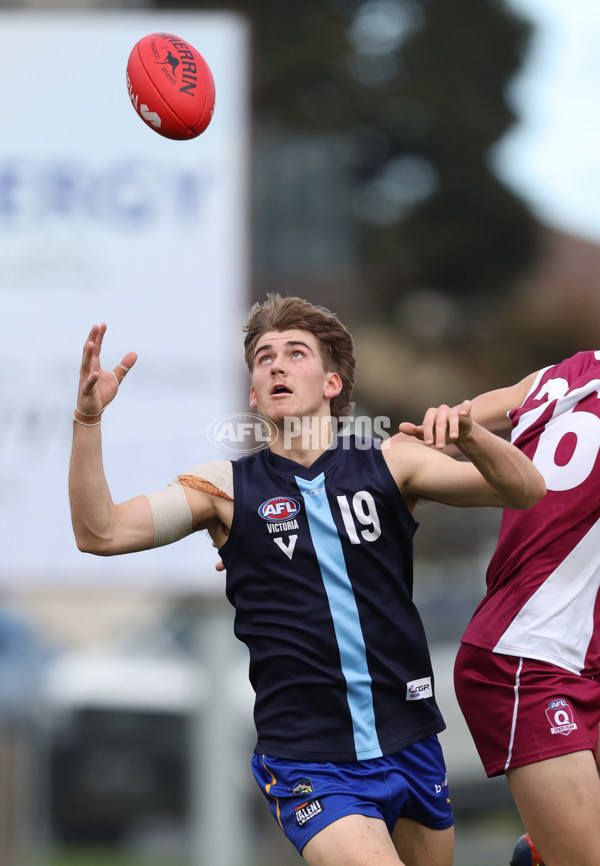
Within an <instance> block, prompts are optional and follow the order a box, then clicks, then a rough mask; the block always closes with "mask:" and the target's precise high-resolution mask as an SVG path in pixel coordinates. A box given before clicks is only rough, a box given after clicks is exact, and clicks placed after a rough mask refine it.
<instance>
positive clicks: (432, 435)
mask: <svg viewBox="0 0 600 866" xmlns="http://www.w3.org/2000/svg"><path fill="white" fill-rule="evenodd" d="M473 424H474V421H473V418H472V416H471V401H470V400H464V401H463V402H462V403H460V405H458V406H446V405H445V404H443V405H441V406H437V407H434V408H431V409H428V410H427V412H426V413H425V417H424V418H423V423H422V424H412V423H411V422H410V421H403V422H402V424H400V425H399V428H398V429H399V430H400V434H401V435H404V436H406V437H411V438H413V440H414V439H418V440H419V441H421V442H423V443H424V444H425V445H431V446H435V447H436V448H439V449H440V450H442V449H443V448H445V447H446V446H447V445H449V444H451V443H455V442H458V441H460V440H462V439H468V438H469V437H470V436H471V435H472V433H473Z"/></svg>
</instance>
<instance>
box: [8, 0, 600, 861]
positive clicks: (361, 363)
mask: <svg viewBox="0 0 600 866" xmlns="http://www.w3.org/2000/svg"><path fill="white" fill-rule="evenodd" d="M0 25H1V26H2V31H1V32H2V33H3V35H4V40H3V41H4V43H5V46H4V49H3V53H4V60H5V63H4V84H3V86H2V88H0V108H1V109H2V117H3V121H4V124H3V126H4V132H3V143H2V145H1V146H0V254H1V255H0V335H1V340H0V342H1V343H2V348H1V349H0V357H1V359H2V367H3V370H4V375H3V385H2V388H3V399H2V401H1V402H2V406H1V407H0V509H1V512H2V513H1V514H0V517H1V518H2V519H1V523H2V528H0V533H1V535H0V545H1V549H2V551H3V554H2V557H0V767H1V772H0V862H1V863H2V864H3V866H37V864H39V866H97V864H100V863H102V864H104V863H107V862H110V863H111V864H116V866H142V864H144V866H145V864H154V866H230V864H231V866H232V864H233V863H236V864H244V866H258V864H261V866H275V864H278V866H284V864H288V863H289V864H293V863H299V862H300V858H299V857H298V856H297V855H296V854H295V852H294V851H293V850H292V849H291V846H289V844H288V843H287V842H285V840H284V839H283V838H282V836H281V835H280V834H279V832H278V830H277V828H276V826H275V824H274V823H273V822H272V819H271V818H270V815H269V814H268V810H267V808H266V805H265V804H264V803H263V802H262V800H261V795H260V794H259V793H258V791H256V790H255V786H254V781H253V780H252V779H251V775H250V769H249V754H250V751H251V750H252V747H253V729H252V724H251V706H252V696H251V694H250V690H249V686H248V684H247V673H246V657H245V651H244V649H243V648H242V647H241V646H238V645H237V644H236V641H235V639H234V638H233V637H232V635H231V623H232V611H231V610H230V608H229V607H228V605H227V604H226V603H225V602H224V600H223V595H222V577H221V576H220V575H219V574H218V573H217V572H216V571H215V570H214V564H215V562H216V554H215V552H214V550H213V549H212V548H211V545H210V542H209V541H208V540H207V539H206V538H194V539H190V540H188V541H186V542H184V543H182V544H181V545H177V548H178V549H177V552H175V551H174V549H166V550H163V551H156V552H152V554H151V555H150V556H151V558H149V559H146V558H145V556H141V555H140V556H139V557H138V556H137V555H136V556H135V557H133V558H132V560H131V562H128V563H127V564H125V565H123V564H122V563H116V562H114V561H108V562H102V563H100V564H98V563H92V564H90V563H89V562H88V560H87V558H86V557H85V556H84V555H83V554H78V553H77V551H76V550H75V549H74V547H75V546H74V542H73V540H72V536H71V533H70V526H69V517H68V507H67V503H66V496H65V493H66V475H67V466H68V453H69V431H70V411H71V408H72V401H73V398H74V395H75V392H76V382H77V370H78V365H79V357H80V351H81V345H82V344H83V340H84V338H85V335H86V333H87V331H88V330H89V327H90V325H91V323H92V322H93V321H96V320H98V319H105V320H106V321H108V322H109V324H110V325H111V331H110V332H109V333H110V334H114V335H116V336H117V337H118V339H114V340H113V341H112V342H109V343H108V345H107V349H106V351H107V352H108V351H110V353H111V357H112V356H113V355H114V361H109V362H107V363H109V365H112V364H113V363H117V362H118V360H119V359H120V357H121V356H122V355H123V354H124V353H125V351H127V350H129V349H136V350H137V349H138V348H139V346H140V345H144V348H145V345H146V343H147V346H148V348H147V349H146V351H145V356H144V357H141V360H140V362H139V369H138V368H136V370H135V371H134V372H132V373H131V375H130V377H129V378H128V380H127V389H128V390H127V398H125V395H121V398H120V400H119V402H118V404H115V406H114V407H111V408H112V411H113V413H114V414H113V416H112V418H113V419H114V420H112V421H111V420H110V419H109V420H108V424H107V427H108V429H107V433H106V449H107V452H108V453H109V454H110V453H111V450H112V451H113V452H114V451H116V450H118V451H119V455H120V456H119V458H118V459H117V458H116V457H109V458H108V459H107V472H108V475H109V482H110V483H111V486H113V487H114V490H113V492H116V493H115V498H124V497H125V496H130V495H133V494H135V493H139V492H141V491H142V490H146V491H148V490H150V489H158V488H159V487H161V486H163V485H164V483H166V482H167V481H168V480H169V479H170V478H171V477H172V476H174V475H175V474H177V472H179V471H183V470H184V469H185V468H186V467H187V466H191V465H193V463H195V462H198V461H200V460H202V459H207V441H206V437H205V435H204V430H205V428H206V425H207V423H208V421H210V420H212V419H214V418H215V417H216V416H217V415H223V414H225V413H226V412H229V411H238V410H240V411H241V410H242V408H244V407H246V404H245V396H244V395H245V390H246V388H247V380H246V375H245V373H244V370H243V367H242V361H243V359H242V357H241V351H240V349H241V331H238V325H237V324H236V323H238V322H239V324H240V325H241V323H242V322H243V321H244V320H245V315H246V312H247V309H248V307H249V305H250V303H251V302H252V301H254V300H257V299H260V298H262V297H263V296H264V293H265V292H267V291H278V292H280V293H282V294H298V295H301V296H303V297H306V298H308V299H309V300H311V301H313V302H316V303H321V304H324V305H326V306H328V307H330V308H331V309H334V310H335V311H336V312H337V313H339V315H340V317H341V319H342V320H343V321H344V323H345V324H347V325H348V327H349V328H350V330H351V331H352V333H353V335H354V338H355V343H356V351H357V360H358V383H357V388H356V399H357V412H359V413H360V414H364V415H368V416H375V415H384V416H387V417H389V418H390V425H391V427H392V429H395V427H396V425H397V424H398V423H399V422H400V421H402V420H419V419H420V418H421V417H422V413H423V410H424V409H425V408H427V407H428V406H430V405H433V404H437V403H440V402H442V401H444V402H449V403H454V402H457V401H459V400H462V399H463V398H465V397H467V396H472V395H475V394H477V393H480V392H481V391H485V390H489V389H491V388H495V387H498V386H502V385H507V384H511V383H512V382H514V381H517V380H518V379H520V378H522V377H523V376H525V375H527V374H528V373H529V372H531V371H533V370H535V369H539V368H540V367H543V366H545V365H548V364H551V363H554V362H556V361H558V360H560V359H562V358H563V357H566V356H567V355H569V354H571V353H573V352H576V351H578V350H580V349H589V348H595V347H596V346H597V345H598V343H599V342H600V334H599V331H600V324H599V315H598V314H599V311H600V269H599V267H598V265H599V264H600V205H599V204H598V202H599V201H600V158H599V157H598V153H600V147H599V144H600V141H599V139H600V126H599V124H598V120H597V114H596V106H597V104H598V94H599V92H600V62H599V61H598V55H597V50H596V46H595V44H594V40H595V33H596V32H597V26H598V25H600V10H599V9H596V8H595V6H594V4H589V3H588V2H587V0H573V2H571V3H570V4H564V3H561V2H560V0H510V2H508V0H506V2H502V0H444V2H440V0H437V2H436V0H286V2H285V3H283V2H275V0H248V2H245V3H244V2H238V3H228V2H221V3H218V2H211V3H203V2H200V0H188V2H184V0H155V2H150V0H147V2H145V0H131V2H126V0H120V2H116V0H115V2H99V0H98V2H93V0H89V2H85V0H71V2H63V3H51V2H42V0H37V2H34V0H30V2H25V0H24V2H20V3H19V2H12V3H11V2H3V3H1V4H0ZM156 29H164V30H167V31H169V32H176V33H178V35H180V36H181V37H182V38H187V39H189V41H190V42H191V43H192V44H194V45H195V46H196V47H197V48H198V50H200V52H201V53H202V54H203V55H204V56H205V58H206V59H207V61H208V62H209V65H210V66H211V68H212V69H213V72H214V74H215V81H216V88H217V107H216V111H215V117H214V119H213V122H212V123H211V125H210V127H209V128H208V130H207V131H206V132H205V133H204V134H203V136H201V137H200V138H199V139H197V140H195V141H193V142H185V143H178V142H167V141H165V140H162V139H160V138H159V137H158V136H156V135H154V134H153V133H152V132H151V131H150V130H149V129H147V128H146V127H145V126H144V125H143V124H142V123H141V122H140V120H139V118H137V117H136V115H135V112H134V111H133V109H132V108H131V106H130V104H129V98H128V95H127V92H126V87H125V65H126V61H127V56H128V52H129V50H131V48H132V47H133V44H134V42H135V41H136V40H137V39H138V38H141V37H142V36H144V35H146V33H149V32H153V31H154V30H156ZM119 40H121V42H119ZM31 70H34V73H35V74H33V73H31ZM28 75H29V77H28ZM74 88H76V89H74ZM106 154H111V159H112V160H113V162H112V163H111V164H110V173H108V172H107V170H106V168H105V165H104V163H102V157H103V156H106ZM86 160H87V162H86ZM88 163H89V164H88ZM90 166H92V167H93V168H94V170H95V171H96V174H95V175H93V173H91V171H90V169H89V167H90ZM115 166H117V167H118V168H119V172H118V173H117V172H116V169H115ZM140 172H141V173H140ZM100 175H102V177H103V178H104V181H103V182H104V184H105V187H100V184H99V181H98V177H100ZM107 177H108V180H107V179H106V178H107ZM90 178H92V180H94V178H95V180H94V182H95V183H97V187H94V190H95V191H94V192H91V191H90V190H91V184H92V180H90ZM134 181H135V183H134ZM150 186H151V187H152V190H153V191H154V192H153V197H150V196H148V197H143V196H142V194H141V192H140V190H147V189H148V188H149V187H150ZM117 188H118V190H119V199H118V201H117V197H116V195H115V201H113V200H112V199H111V194H112V192H114V190H115V189H117ZM97 190H100V191H97ZM167 192H168V195H167ZM109 205H110V207H109ZM182 213H183V217H182ZM126 216H127V218H128V219H127V220H126V219H125V217H126ZM161 219H164V221H165V223H166V224H168V225H165V226H163V227H162V228H160V227H159V223H160V220H161ZM88 222H89V223H91V222H94V223H95V226H94V234H93V235H91V234H88V233H87V223H88ZM212 233H214V234H212ZM208 237H210V242H209V241H208V240H207V238H208ZM211 256H212V258H211ZM165 331H167V332H169V335H170V337H171V341H170V342H169V340H167V339H166V337H165ZM231 331H233V335H232V334H231ZM130 341H131V343H130ZM209 349H210V351H209ZM214 352H217V353H219V354H217V355H214V354H213V353H214ZM224 352H225V353H226V355H227V357H226V358H225V359H223V358H222V354H223V353H224ZM157 355H160V362H159V360H158V359H157ZM215 358H216V359H217V361H215V360H214V359H215ZM209 359H210V361H209V364H208V365H207V363H206V361H207V360H209ZM182 360H183V363H182ZM207 367H208V368H209V369H208V370H207ZM144 371H146V372H144ZM136 377H137V378H136ZM211 389H212V390H211ZM217 392H218V393H217ZM223 393H226V394H227V396H226V398H223V397H222V394H223ZM207 395H208V396H207ZM128 401H129V402H128ZM196 403H198V404H200V403H202V406H201V407H200V409H198V410H197V412H196V410H195V409H193V408H191V407H192V406H193V405H195V404H196ZM128 406H129V407H130V408H128ZM142 406H143V411H141V410H142ZM131 407H133V408H131ZM137 407H139V408H137ZM246 408H247V407H246ZM154 412H155V413H156V415H157V416H158V417H157V418H155V417H154V416H153V414H152V413H154ZM141 418H143V419H144V420H143V423H142V422H141V420H140V419H141ZM111 424H112V427H111V426H110V425H111ZM184 425H188V426H190V425H191V426H193V427H194V430H195V432H194V433H193V435H191V434H188V435H185V434H183V433H182V432H181V428H182V427H183V426H184ZM117 428H118V429H117ZM165 451H166V452H167V455H166V457H163V456H161V455H162V454H163V453H164V452H165ZM215 456H216V458H217V459H218V458H220V459H223V455H222V454H220V455H219V454H217V455H215ZM213 459H214V458H213ZM138 476H139V479H140V483H142V481H143V483H144V485H145V486H144V487H139V486H136V485H137V484H138ZM148 484H150V487H148ZM132 485H133V486H132ZM418 517H419V520H420V522H421V526H420V529H419V531H418V533H417V536H416V554H417V566H416V591H415V595H416V599H417V602H418V604H419V606H420V609H421V611H422V614H423V618H424V621H425V625H426V628H427V632H428V636H429V640H430V643H431V647H432V653H433V659H434V668H435V672H436V685H437V692H438V699H439V703H440V705H441V708H442V710H443V712H444V714H445V716H446V719H447V723H448V729H447V731H446V732H445V733H444V734H443V735H442V742H443V745H444V748H445V753H446V759H447V763H448V767H449V775H450V786H451V793H452V799H453V805H454V809H455V813H456V818H457V853H456V859H455V862H456V864H457V866H480V864H481V863H484V862H485V863H487V864H498V866H503V864H507V863H508V861H509V858H510V853H511V851H512V847H513V844H514V841H515V840H516V838H517V837H518V835H519V834H520V833H521V832H522V830H521V825H520V822H519V819H518V816H517V814H516V812H515V810H514V807H513V806H512V801H511V800H510V796H509V794H508V789H507V786H506V784H505V782H504V780H502V779H499V780H498V779H497V780H491V781H490V780H486V779H485V776H484V774H483V771H482V770H481V768H480V766H479V762H478V758H477V756H476V754H475V752H474V749H473V746H472V744H471V741H470V738H469V735H468V732H467V730H466V728H465V726H464V724H463V722H462V718H461V716H460V712H459V710H458V708H457V706H456V702H455V700H454V697H453V689H452V666H453V660H454V656H455V653H456V649H457V646H458V640H459V638H460V635H461V633H462V630H463V628H464V626H465V625H466V623H467V622H468V619H469V617H470V615H471V613H472V611H473V610H474V608H475V606H476V604H477V603H478V601H479V599H480V598H481V595H482V593H483V588H484V576H485V569H486V564H487V561H488V560H489V557H490V555H491V553H492V551H493V548H494V543H495V538H496V533H497V530H498V526H499V515H498V514H495V513H493V512H492V511H491V510H484V509H481V510H480V509H473V510H469V511H468V512H459V511H456V512H454V511H452V510H451V509H443V508H437V507H436V506H433V505H427V506H424V507H422V508H421V510H420V511H419V514H418ZM482 712H487V713H490V717H491V718H493V708H490V707H482Z"/></svg>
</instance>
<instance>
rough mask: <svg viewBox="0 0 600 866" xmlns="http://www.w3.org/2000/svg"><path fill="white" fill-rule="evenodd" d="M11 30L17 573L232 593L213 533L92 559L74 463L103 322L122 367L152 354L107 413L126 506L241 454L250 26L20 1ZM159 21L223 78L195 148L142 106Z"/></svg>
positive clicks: (11, 576)
mask: <svg viewBox="0 0 600 866" xmlns="http://www.w3.org/2000/svg"><path fill="white" fill-rule="evenodd" d="M0 27H1V29H2V34H3V46H4V48H3V52H4V63H5V69H7V70H11V71H10V74H9V76H8V78H7V79H6V81H5V85H4V86H3V87H2V89H1V90H0V116H1V117H2V136H0V369H1V370H2V398H1V400H0V585H3V586H5V587H8V586H15V587H25V586H27V585H32V586H33V585H35V586H40V585H54V586H65V585H67V586H68V585H73V586H79V587H85V586H101V587H103V588H110V587H111V586H114V587H115V588H116V587H120V586H127V587H129V588H131V587H135V586H140V587H156V588H157V589H163V590H167V591H169V590H172V591H178V590H179V591H181V590H185V591H188V590H189V591H196V590H197V591H211V590H214V591H220V590H221V588H222V576H221V575H219V574H217V573H216V572H215V571H214V563H215V561H216V554H215V551H214V550H213V548H212V547H211V544H210V540H209V539H208V538H207V537H206V538H204V537H200V536H192V537H191V538H188V539H185V540H184V541H182V542H179V543H178V544H176V545H172V546H170V547H167V548H161V549H160V550H155V551H149V552H147V553H141V554H134V555H130V556H124V557H116V558H109V559H103V558H100V557H93V556H89V555H86V554H83V553H80V552H79V551H78V550H77V548H76V546H75V542H74V538H73V534H72V530H71V524H70V515H69V507H68V498H67V473H68V462H69V452H70V440H71V424H72V413H73V407H74V402H75V397H76V390H77V381H78V371H79V364H80V360H81V351H82V348H83V344H84V342H85V339H86V337H87V334H88V333H89V330H90V327H91V325H93V324H94V323H97V322H102V321H105V322H107V324H108V331H107V334H106V337H105V341H104V349H103V366H104V367H105V368H107V369H110V368H112V367H113V366H115V365H116V364H117V363H118V362H119V361H120V360H121V358H122V357H123V355H124V354H125V353H126V352H128V351H130V350H131V351H135V352H137V353H138V355H139V360H138V362H137V365H136V366H135V368H134V369H133V370H132V371H131V373H129V375H128V377H127V379H126V380H125V382H124V384H123V386H122V387H121V390H120V393H119V394H118V396H117V399H116V400H115V401H114V403H113V404H112V405H111V406H110V407H109V408H108V409H107V411H106V412H105V415H104V421H103V437H104V454H105V468H106V474H107V478H108V481H109V486H110V488H111V492H112V495H113V499H114V500H115V501H121V500H123V499H126V498H129V497H130V496H133V495H136V494H138V493H146V492H150V491H152V490H158V489H161V488H162V487H163V486H164V485H165V484H166V483H167V482H168V481H169V480H171V478H173V477H174V476H176V475H177V474H178V473H181V472H185V471H186V470H187V469H189V468H190V467H191V466H193V465H195V464H196V463H199V462H201V461H203V460H215V459H228V457H230V456H231V455H228V454H227V453H226V452H223V451H219V449H218V448H217V447H216V446H215V445H214V444H211V442H210V441H209V438H208V436H207V430H208V428H209V426H210V424H211V423H213V422H214V420H215V419H216V418H219V417H222V416H224V415H227V414H228V413H232V412H237V411H239V410H240V409H244V410H245V409H247V408H248V406H247V397H246V389H247V380H246V374H245V371H244V367H243V352H242V341H243V333H242V330H241V325H242V323H243V321H244V320H245V316H246V314H247V310H248V297H249V289H248V282H249V277H248V267H249V266H248V262H249V251H248V244H249V241H248V225H247V223H248V180H247V178H248V168H249V138H250V134H249V122H250V121H249V113H248V112H249V108H248V102H249V99H248V95H249V94H248V90H249V87H248V82H249V33H248V27H247V23H246V21H245V20H244V19H243V18H241V17H239V16H236V15H230V14H227V13H219V12H214V13H213V12H211V13H194V14H191V13H181V12H168V11H164V12H153V13H132V12H117V11H112V12H106V13H99V12H97V11H94V12H87V11H81V12H78V13H73V12H68V13H67V12H61V11H53V12H49V13H39V12H32V11H29V12H9V11H5V12H2V13H0ZM159 31H160V32H168V33H174V34H176V35H178V36H180V37H181V38H182V39H184V40H185V41H187V42H189V43H191V44H192V45H194V46H195V47H196V48H197V50H198V51H200V53H201V54H202V55H203V56H204V58H205V59H206V61H207V63H208V64H209V66H210V67H211V69H212V72H213V76H214V79H215V85H216V94H217V96H216V108H215V114H214V117H213V120H212V122H211V124H210V126H209V127H208V129H207V130H206V132H204V133H203V134H202V135H201V136H200V137H199V138H196V139H194V140H191V141H171V140H168V139H165V138H163V137H161V136H159V135H158V134H157V133H155V132H154V131H153V130H151V129H149V128H148V127H147V126H146V125H145V124H144V123H143V121H142V120H141V119H140V118H139V116H138V115H137V114H136V112H135V111H134V109H133V107H132V105H131V103H130V100H129V95H128V92H127V86H126V78H125V68H126V65H127V59H128V57H129V53H130V51H131V49H132V48H133V46H134V44H135V43H136V42H137V41H138V40H139V39H140V38H142V37H143V36H146V35H147V34H149V33H153V32H159ZM25 46H26V50H24V49H25ZM203 535H204V534H203Z"/></svg>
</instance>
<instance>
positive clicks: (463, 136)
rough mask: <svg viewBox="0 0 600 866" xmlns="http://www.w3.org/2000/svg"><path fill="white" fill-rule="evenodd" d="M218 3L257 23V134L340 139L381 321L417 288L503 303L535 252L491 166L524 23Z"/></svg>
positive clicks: (312, 0)
mask: <svg viewBox="0 0 600 866" xmlns="http://www.w3.org/2000/svg"><path fill="white" fill-rule="evenodd" d="M156 2H157V5H159V6H160V5H162V6H165V5H168V6H169V7H170V8H172V7H173V6H174V5H177V6H181V7H184V8H203V7H207V8H210V5H212V4H208V3H203V2H199V0H187V2H185V0H179V2H174V0H156ZM228 7H230V8H237V9H238V10H239V11H240V12H242V13H243V14H245V15H247V16H248V17H249V18H250V19H251V22H252V25H253V33H254V49H255V50H254V64H255V65H254V70H253V74H254V82H255V90H254V108H255V118H256V120H257V123H258V125H259V128H260V127H261V126H262V127H263V128H265V127H271V128H273V127H275V128H277V129H278V130H280V131H283V132H285V134H286V135H289V136H293V135H296V134H303V135H306V134H314V135H317V134H322V133H331V132H336V133H338V134H341V135H343V136H344V138H345V139H346V140H347V142H348V144H349V148H347V149H346V150H345V155H344V157H343V159H344V166H345V169H346V171H347V176H348V183H349V185H350V189H351V197H352V220H353V222H354V224H355V225H356V229H357V237H358V243H359V248H360V254H359V265H360V267H361V269H362V272H363V282H364V283H366V284H367V285H368V287H369V292H370V296H371V298H372V301H373V304H374V306H375V308H376V309H378V310H379V312H380V313H381V314H382V315H389V310H390V308H391V307H392V306H393V305H394V304H395V303H396V302H397V300H398V299H399V298H402V297H403V296H404V295H408V294H410V293H411V292H413V291H415V290H418V289H420V288H422V287H426V288H428V289H433V290H435V291H437V292H438V293H441V294H443V295H445V296H446V297H448V298H451V299H452V300H453V301H455V302H460V303H461V304H462V305H463V306H464V307H465V308H466V307H467V306H470V307H476V306H477V305H478V304H479V303H480V302H482V301H483V302H484V304H485V302H486V301H488V300H492V299H498V298H501V297H502V296H504V295H506V294H507V293H508V292H509V291H510V289H511V288H512V284H513V282H514V281H515V279H516V278H517V277H518V275H519V274H520V273H521V271H522V269H523V268H524V267H525V266H526V265H527V264H528V263H529V261H530V260H531V258H532V256H533V253H534V251H535V241H536V226H535V222H534V220H533V218H532V216H531V215H530V213H529V211H528V209H527V207H526V206H525V205H524V204H523V203H522V202H521V201H520V200H519V198H518V197H517V196H516V195H515V194H514V193H513V192H512V191H511V190H509V189H508V188H507V187H506V186H504V185H503V184H502V182H501V181H500V180H499V179H498V177H497V176H496V175H495V174H494V171H493V166H492V157H493V148H494V146H495V145H496V144H497V143H498V141H499V140H500V139H501V138H502V136H503V135H504V134H505V133H506V132H507V131H508V130H509V128H510V127H511V125H512V124H513V123H514V121H515V119H516V118H515V116H514V112H513V110H512V108H511V106H510V102H509V98H508V91H509V87H510V85H511V83H512V82H513V80H514V78H515V76H516V75H517V73H518V72H519V70H520V66H521V63H522V61H523V57H524V55H525V52H526V49H527V46H528V41H529V35H530V28H529V25H528V24H527V23H526V22H525V21H524V20H522V19H521V18H519V17H517V16H516V15H515V14H514V12H512V11H511V10H510V8H509V6H508V5H507V3H506V2H504V0H285V2H282V0H248V2H246V3H243V4H240V3H237V4H233V3H226V2H225V3H222V4H221V5H220V8H228ZM348 153H350V157H349V158H348V156H347V154H348ZM340 159H342V157H340ZM272 194H274V195H276V194H277V192H276V191H274V192H273V193H272ZM259 242H260V239H259ZM262 242H264V243H269V239H268V238H265V239H262Z"/></svg>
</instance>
